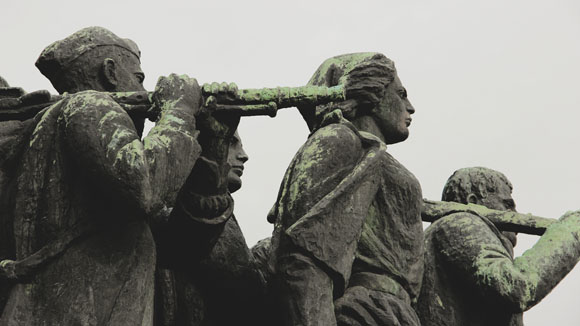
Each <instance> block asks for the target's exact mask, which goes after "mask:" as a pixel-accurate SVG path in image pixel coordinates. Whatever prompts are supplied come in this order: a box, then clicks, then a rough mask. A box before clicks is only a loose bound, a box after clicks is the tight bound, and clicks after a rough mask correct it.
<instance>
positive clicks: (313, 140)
mask: <svg viewBox="0 0 580 326" xmlns="http://www.w3.org/2000/svg"><path fill="white" fill-rule="evenodd" d="M305 145H306V146H315V147H318V148H320V149H325V150H329V151H331V152H341V151H349V152H360V151H361V150H362V141H361V137H360V134H358V133H357V132H355V131H354V130H353V129H352V128H351V127H349V126H348V125H346V124H342V123H333V124H329V125H326V126H324V127H322V128H320V129H318V130H316V131H315V132H313V133H312V134H311V135H310V137H309V138H308V141H307V142H306V144H305Z"/></svg>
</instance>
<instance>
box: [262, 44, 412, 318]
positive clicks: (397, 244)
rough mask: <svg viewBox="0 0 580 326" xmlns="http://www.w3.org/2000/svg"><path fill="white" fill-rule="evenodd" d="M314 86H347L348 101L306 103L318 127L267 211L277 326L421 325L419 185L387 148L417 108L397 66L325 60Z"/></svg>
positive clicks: (363, 56) (371, 57)
mask: <svg viewBox="0 0 580 326" xmlns="http://www.w3.org/2000/svg"><path fill="white" fill-rule="evenodd" d="M309 84H310V85H325V86H333V85H338V84H342V85H345V89H346V96H347V101H345V102H341V103H332V104H330V105H326V106H319V107H302V108H300V110H301V113H302V114H303V116H304V117H305V120H306V122H307V124H308V125H309V127H310V128H311V130H312V133H311V135H310V136H309V138H308V140H307V141H306V143H305V144H304V145H303V146H302V147H301V148H300V150H299V151H298V153H297V154H296V155H295V157H294V159H293V160H292V162H291V164H290V166H289V168H288V170H287V171H286V175H285V176H284V180H283V182H282V185H281V188H280V192H279V195H278V200H277V202H276V204H275V206H274V208H273V210H272V212H271V214H270V215H269V219H270V221H272V222H274V223H275V230H274V235H273V239H272V246H273V252H274V258H275V262H274V266H275V273H276V275H275V276H274V279H275V280H274V282H275V285H274V286H275V290H274V295H275V296H276V299H278V300H279V301H280V311H279V312H278V313H279V317H280V319H281V320H280V323H279V324H280V325H324V326H329V325H337V324H338V325H394V324H396V323H399V324H401V325H419V320H418V317H417V315H416V314H415V311H414V310H413V308H412V303H413V302H414V301H415V300H416V298H417V296H418V294H419V288H420V283H421V277H422V271H423V257H422V253H423V240H422V239H423V232H422V226H421V217H420V208H421V203H422V201H421V188H420V186H419V182H418V181H417V180H416V179H415V177H414V176H413V175H412V174H411V173H410V172H409V171H408V170H407V169H405V167H403V166H402V165H401V164H400V163H398V162H397V161H396V160H395V159H394V158H393V157H392V156H390V155H389V154H388V153H387V152H386V144H394V143H397V142H401V141H404V140H405V139H406V138H407V137H408V135H409V131H408V127H409V125H410V122H411V117H410V116H411V114H413V113H414V112H415V109H414V108H413V106H412V105H411V104H410V103H409V100H408V99H407V92H406V90H405V88H404V87H403V86H402V84H401V81H400V80H399V78H398V76H397V72H396V69H395V66H394V64H393V62H392V61H391V60H389V59H388V58H386V57H385V56H384V55H382V54H379V53H358V54H348V55H342V56H338V57H334V58H331V59H328V60H326V61H325V62H324V63H323V64H322V65H321V66H320V68H319V69H318V70H317V71H316V72H315V74H314V76H313V77H312V79H311V80H310V82H309Z"/></svg>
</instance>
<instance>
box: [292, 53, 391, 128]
mask: <svg viewBox="0 0 580 326" xmlns="http://www.w3.org/2000/svg"><path fill="white" fill-rule="evenodd" d="M396 72H397V71H396V69H395V64H394V63H393V61H391V60H390V59H389V58H387V57H386V56H385V55H383V54H381V53H375V52H364V53H352V54H343V55H340V56H336V57H333V58H330V59H327V60H326V61H324V62H323V63H322V64H321V65H320V67H318V69H317V70H316V72H315V73H314V75H313V76H312V78H311V79H310V81H309V82H308V85H313V86H326V87H332V86H337V85H343V86H344V87H345V93H346V98H347V101H345V102H340V103H329V104H326V105H319V106H317V107H312V106H304V107H299V108H298V109H299V110H300V113H301V114H302V117H303V118H304V120H305V121H306V123H307V124H308V127H309V128H310V130H312V129H313V128H314V127H315V125H316V124H317V122H319V121H320V120H321V119H322V117H323V116H324V115H326V114H327V113H330V112H332V111H334V110H336V109H339V110H340V111H341V112H342V114H343V116H344V117H345V118H346V119H348V120H352V119H354V118H356V117H357V116H359V115H364V114H365V112H366V111H367V110H368V109H371V108H373V107H374V106H376V105H377V104H378V103H379V102H380V100H381V98H382V97H383V96H384V94H385V90H386V87H387V86H388V85H389V84H390V83H391V82H392V81H393V80H394V78H395V75H396Z"/></svg>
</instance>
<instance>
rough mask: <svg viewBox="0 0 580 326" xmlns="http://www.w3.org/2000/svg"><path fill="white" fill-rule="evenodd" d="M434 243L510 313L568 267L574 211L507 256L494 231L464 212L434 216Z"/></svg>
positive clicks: (578, 248) (576, 248)
mask: <svg viewBox="0 0 580 326" xmlns="http://www.w3.org/2000/svg"><path fill="white" fill-rule="evenodd" d="M436 232H437V233H436V238H437V242H436V246H437V247H438V252H440V255H441V256H442V258H443V260H444V261H445V262H446V263H448V264H449V267H450V268H451V269H453V270H455V271H457V272H458V273H459V275H461V276H462V277H463V278H464V279H466V280H467V281H468V282H473V284H475V285H476V286H477V288H478V289H480V291H481V294H482V295H483V297H485V298H488V299H489V300H490V302H494V304H496V305H498V304H499V305H502V304H503V305H506V306H507V307H511V309H512V310H513V311H514V312H522V311H525V310H527V309H529V308H531V307H532V306H534V305H535V304H536V303H538V302H539V301H540V300H541V299H543V298H544V297H545V296H546V295H547V294H548V293H549V292H550V291H551V290H552V289H553V288H554V287H555V286H556V285H557V284H558V283H559V282H560V280H562V278H564V276H566V274H567V273H568V272H569V271H570V270H572V268H573V267H574V265H575V264H576V263H577V261H578V259H579V257H580V242H579V241H578V237H579V234H580V233H579V232H580V212H575V213H569V214H568V215H567V216H566V217H565V218H563V219H561V220H560V222H558V223H555V224H554V225H552V226H550V227H549V228H548V230H547V231H546V233H544V235H543V236H542V237H541V238H540V239H539V240H538V242H537V243H536V244H535V245H534V246H533V247H532V248H531V249H529V250H527V251H526V252H525V253H524V254H523V255H522V256H520V257H518V258H516V259H515V260H514V259H512V257H511V255H510V253H509V252H508V251H507V249H506V248H505V247H504V246H503V245H502V243H501V241H500V239H499V235H498V234H497V233H496V232H494V231H492V229H491V228H490V226H489V225H487V224H486V223H485V222H484V221H483V220H482V219H481V218H480V217H478V216H475V215H472V214H468V213H456V214H452V215H449V216H447V217H445V218H444V219H442V220H441V221H440V224H439V227H438V228H437V231H436Z"/></svg>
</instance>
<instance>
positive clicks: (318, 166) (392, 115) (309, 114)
mask: <svg viewBox="0 0 580 326" xmlns="http://www.w3.org/2000/svg"><path fill="white" fill-rule="evenodd" d="M36 65H37V67H38V68H39V70H40V71H41V72H42V74H44V75H45V76H46V77H47V78H48V79H49V80H50V81H51V83H52V84H53V86H54V87H55V89H56V90H57V91H58V92H59V95H53V94H50V93H49V92H48V91H36V92H31V93H26V92H25V91H24V90H22V89H21V88H18V87H10V86H9V85H8V83H7V82H6V81H5V80H4V79H2V78H1V77H0V154H1V155H0V325H32V326H35V325H155V326H172V325H175V326H181V325H186V326H194V325H206V326H222V325H223V326H225V325H232V324H240V325H289V326H290V325H292V326H294V325H304V326H306V325H322V326H332V325H350V326H352V325H361V326H363V325H365V326H366V325H369V326H373V325H376V326H383V325H384V326H387V325H412V326H419V325H506V326H507V325H521V313H522V312H523V311H525V310H527V309H529V308H530V307H532V306H533V305H534V304H536V303H537V302H538V301H539V300H541V299H542V298H544V297H545V296H546V295H548V293H549V292H550V290H551V289H553V288H554V287H555V286H556V285H557V284H558V282H559V281H560V280H561V279H562V278H563V277H564V276H565V275H566V274H567V273H568V272H569V271H570V270H571V269H572V268H573V267H574V266H575V264H576V263H577V261H578V260H579V259H580V241H579V239H580V213H579V212H570V213H567V214H565V215H564V216H562V217H561V218H560V219H559V220H554V219H545V218H540V217H536V216H532V215H524V214H519V213H517V212H515V203H514V202H513V199H512V198H511V190H512V187H511V183H510V182H509V181H508V180H507V178H506V177H505V176H503V174H501V173H499V172H497V171H493V170H489V169H485V168H470V169H462V170H459V171H457V172H456V173H455V174H454V175H453V176H452V177H451V178H450V179H449V181H448V183H447V185H446V188H445V190H444V196H443V201H444V202H434V201H429V200H425V199H423V198H422V195H421V187H420V183H419V180H417V179H416V178H415V176H414V175H413V174H412V173H411V172H410V171H408V170H407V169H406V168H405V167H404V166H403V165H402V164H401V163H399V162H398V161H397V160H396V159H395V158H394V157H392V156H391V155H390V154H389V151H388V148H387V145H390V144H395V143H399V142H403V141H405V140H406V139H407V137H408V136H409V127H410V125H411V121H412V118H411V115H412V114H414V113H415V108H414V107H413V106H412V105H411V103H410V101H409V99H408V98H407V90H406V89H405V87H403V85H402V83H401V80H400V79H399V77H398V72H397V70H396V68H395V65H394V63H393V61H391V60H390V59H388V58H387V57H386V56H385V55H383V54H381V53H373V52H369V53H354V54H345V55H339V56H336V57H333V58H330V59H328V60H326V61H324V62H323V63H322V64H321V65H320V67H319V68H318V69H317V70H316V72H315V73H314V75H313V76H312V78H311V79H310V81H309V83H308V85H306V86H303V87H278V88H264V89H238V88H237V86H236V85H235V84H226V83H219V84H218V83H209V84H204V85H202V86H199V85H198V83H197V81H196V80H195V79H193V78H190V77H188V76H186V75H176V74H171V75H169V76H167V77H160V78H159V80H158V82H157V85H156V87H155V90H154V91H153V92H147V91H146V90H145V89H144V87H143V80H144V78H145V74H144V72H143V71H142V70H141V67H140V51H139V49H138V47H137V45H136V44H135V43H134V42H132V41H131V40H128V39H123V38H120V37H118V36H117V35H115V34H114V33H112V32H111V31H109V30H107V29H104V28H101V27H89V28H85V29H82V30H80V31H78V32H76V33H74V34H72V35H70V36H69V37H67V38H65V39H63V40H60V41H57V42H55V43H53V44H51V45H49V46H48V47H47V48H46V49H45V50H44V51H43V52H42V54H41V55H40V57H39V59H38V61H37V63H36ZM286 107H297V108H298V109H299V111H300V113H301V114H302V116H303V117H304V120H305V122H306V124H307V125H308V128H309V130H310V132H311V133H310V135H309V137H308V139H307V140H306V142H305V143H304V145H303V146H302V147H301V148H300V149H299V151H298V152H297V153H296V155H295V156H294V159H293V160H292V162H291V163H290V165H289V167H288V169H287V171H286V174H285V175H284V178H283V180H282V183H281V185H280V191H279V193H278V197H277V200H276V202H275V203H274V206H273V208H272V210H271V211H270V213H269V214H268V217H267V218H268V220H269V221H270V222H271V223H273V224H274V231H273V235H272V237H271V238H268V239H265V240H263V241H261V242H259V243H258V244H257V245H256V246H255V247H254V248H252V249H251V250H250V249H249V248H248V246H247V244H246V242H245V239H244V236H243V234H242V232H241V230H240V228H239V226H238V223H237V220H236V218H235V216H234V214H233V209H234V202H233V199H232V196H231V193H233V192H235V191H237V190H238V189H239V188H240V187H241V185H242V183H241V176H242V173H243V168H244V163H245V162H246V161H247V159H248V156H247V154H246V153H245V152H244V150H243V148H242V146H241V139H240V137H239V135H238V134H237V133H236V128H237V125H238V122H239V120H240V117H242V116H253V115H269V116H275V115H276V112H277V110H278V109H281V108H286ZM145 119H150V120H152V121H154V122H155V126H154V127H153V128H152V129H151V131H150V132H149V133H148V134H147V135H145V136H143V126H144V121H145ZM452 202H456V203H452ZM480 205H483V206H485V207H483V206H480ZM422 220H424V221H429V222H433V224H432V225H431V226H430V227H429V228H428V229H427V231H426V232H425V234H424V233H423V228H422ZM514 231H516V232H528V233H533V234H538V235H541V237H540V238H539V240H538V242H537V244H536V245H535V246H534V247H533V248H532V249H531V250H529V251H527V252H526V253H525V254H524V255H522V256H521V257H517V258H514V257H513V251H512V250H513V245H515V239H516V238H515V234H514V233H513V232H514ZM510 232H511V233H510Z"/></svg>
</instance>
